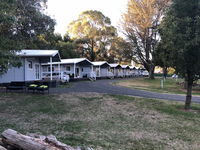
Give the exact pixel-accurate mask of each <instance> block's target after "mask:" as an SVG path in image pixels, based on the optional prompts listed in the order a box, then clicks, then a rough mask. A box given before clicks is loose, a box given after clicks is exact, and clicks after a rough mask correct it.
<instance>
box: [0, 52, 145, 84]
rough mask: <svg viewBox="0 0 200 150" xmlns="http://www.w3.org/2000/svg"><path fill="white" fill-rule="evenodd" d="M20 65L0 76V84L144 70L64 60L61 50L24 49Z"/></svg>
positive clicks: (110, 74) (125, 66)
mask: <svg viewBox="0 0 200 150" xmlns="http://www.w3.org/2000/svg"><path fill="white" fill-rule="evenodd" d="M16 54H17V55H18V56H19V57H21V62H22V65H21V67H19V68H18V67H11V68H9V69H8V71H7V73H5V74H3V75H0V83H9V82H12V81H36V80H60V79H64V77H66V76H68V77H69V78H70V79H71V78H73V79H79V78H92V79H96V78H98V77H99V78H114V77H130V76H138V75H140V74H141V71H140V70H139V69H137V68H135V67H133V66H128V65H119V64H109V63H108V62H106V61H99V62H91V61H89V60H88V59H86V58H73V59H61V57H60V55H59V52H58V50H21V51H18V52H17V53H16Z"/></svg>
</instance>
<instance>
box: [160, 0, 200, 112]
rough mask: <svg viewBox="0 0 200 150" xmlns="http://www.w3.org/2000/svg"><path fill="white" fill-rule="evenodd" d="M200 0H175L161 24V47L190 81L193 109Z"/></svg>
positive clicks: (199, 67) (199, 70)
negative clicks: (168, 53)
mask: <svg viewBox="0 0 200 150" xmlns="http://www.w3.org/2000/svg"><path fill="white" fill-rule="evenodd" d="M199 27H200V1H199V0H184V1H182V0H173V1H172V5H171V8H170V9H169V12H168V14H167V16H166V17H165V18H164V22H163V25H162V36H161V38H162V41H163V42H162V43H163V45H162V47H165V48H167V49H168V52H170V59H169V61H170V63H171V65H172V66H173V67H174V68H175V69H176V72H178V73H179V74H180V75H181V76H183V77H184V78H185V80H186V82H187V96H186V103H185V108H186V109H189V108H190V103H191V92H192V85H193V81H195V80H196V79H198V78H199V76H200V28H199Z"/></svg>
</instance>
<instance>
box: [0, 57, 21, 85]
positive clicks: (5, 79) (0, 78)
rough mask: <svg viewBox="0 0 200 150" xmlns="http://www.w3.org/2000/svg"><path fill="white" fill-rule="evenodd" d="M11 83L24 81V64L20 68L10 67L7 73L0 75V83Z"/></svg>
mask: <svg viewBox="0 0 200 150" xmlns="http://www.w3.org/2000/svg"><path fill="white" fill-rule="evenodd" d="M11 81H24V62H23V60H22V66H21V67H19V68H18V67H11V68H9V69H8V71H7V72H6V73H5V74H3V75H0V83H9V82H11Z"/></svg>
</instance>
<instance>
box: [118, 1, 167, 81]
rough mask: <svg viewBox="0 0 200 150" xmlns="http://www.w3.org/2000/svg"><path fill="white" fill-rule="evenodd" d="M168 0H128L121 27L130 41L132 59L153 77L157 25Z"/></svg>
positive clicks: (157, 39)
mask: <svg viewBox="0 0 200 150" xmlns="http://www.w3.org/2000/svg"><path fill="white" fill-rule="evenodd" d="M169 1H170V0H129V1H128V8H127V12H126V13H125V14H124V15H123V22H122V28H123V29H124V34H125V36H126V38H127V40H128V41H129V42H130V43H131V45H132V49H133V53H134V61H135V62H137V63H138V64H142V65H143V66H144V67H145V68H146V69H147V71H148V72H149V77H150V78H151V79H154V69H155V64H154V50H155V48H156V46H157V44H158V42H159V33H158V27H159V25H160V23H161V20H162V17H163V15H164V13H165V10H166V8H167V6H168V3H169Z"/></svg>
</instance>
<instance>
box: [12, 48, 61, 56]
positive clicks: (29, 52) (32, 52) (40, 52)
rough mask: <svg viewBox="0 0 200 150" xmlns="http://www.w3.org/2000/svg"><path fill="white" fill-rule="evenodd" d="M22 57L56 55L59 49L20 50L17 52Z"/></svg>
mask: <svg viewBox="0 0 200 150" xmlns="http://www.w3.org/2000/svg"><path fill="white" fill-rule="evenodd" d="M16 54H17V55H18V56H22V57H54V56H55V55H57V54H58V50H36V49H34V50H26V49H24V50H20V51H17V53H16Z"/></svg>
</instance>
